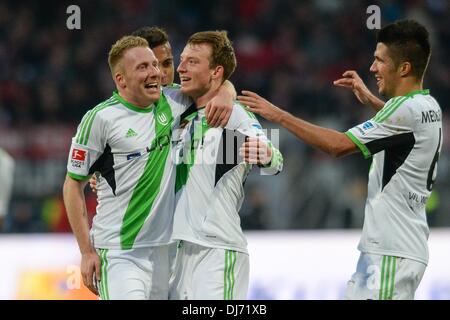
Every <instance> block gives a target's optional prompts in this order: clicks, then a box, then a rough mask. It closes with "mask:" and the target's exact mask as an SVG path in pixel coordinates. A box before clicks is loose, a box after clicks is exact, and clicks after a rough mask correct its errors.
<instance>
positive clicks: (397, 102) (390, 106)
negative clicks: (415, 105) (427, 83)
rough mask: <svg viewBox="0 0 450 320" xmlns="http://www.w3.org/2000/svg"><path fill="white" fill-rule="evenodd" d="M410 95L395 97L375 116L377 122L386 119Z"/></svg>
mask: <svg viewBox="0 0 450 320" xmlns="http://www.w3.org/2000/svg"><path fill="white" fill-rule="evenodd" d="M409 98H410V97H409V96H401V97H396V98H394V99H393V100H392V101H391V102H390V103H389V104H388V105H386V106H385V107H384V108H383V109H381V111H380V112H378V113H377V115H376V116H375V118H374V121H375V122H378V123H381V122H384V121H386V120H387V119H388V118H389V117H390V116H391V115H392V114H393V113H394V112H395V110H397V109H398V108H399V107H400V106H401V105H403V102H405V101H406V100H408V99H409Z"/></svg>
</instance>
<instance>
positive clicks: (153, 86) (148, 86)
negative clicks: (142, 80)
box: [144, 83, 158, 89]
mask: <svg viewBox="0 0 450 320" xmlns="http://www.w3.org/2000/svg"><path fill="white" fill-rule="evenodd" d="M144 87H145V89H158V83H146V84H145V85H144Z"/></svg>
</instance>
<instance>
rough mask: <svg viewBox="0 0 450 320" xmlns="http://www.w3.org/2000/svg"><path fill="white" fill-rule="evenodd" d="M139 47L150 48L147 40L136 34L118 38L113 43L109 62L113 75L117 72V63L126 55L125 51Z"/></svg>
mask: <svg viewBox="0 0 450 320" xmlns="http://www.w3.org/2000/svg"><path fill="white" fill-rule="evenodd" d="M138 47H147V48H149V45H148V42H147V40H145V39H144V38H141V37H136V36H125V37H122V38H120V39H119V40H117V41H116V43H114V44H113V45H112V47H111V50H109V54H108V64H109V69H110V70H111V73H112V75H113V76H114V73H115V72H116V68H117V65H118V64H119V62H120V60H121V59H122V58H123V56H124V55H125V52H127V51H128V50H130V49H133V48H138Z"/></svg>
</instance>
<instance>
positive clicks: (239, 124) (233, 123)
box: [227, 104, 283, 175]
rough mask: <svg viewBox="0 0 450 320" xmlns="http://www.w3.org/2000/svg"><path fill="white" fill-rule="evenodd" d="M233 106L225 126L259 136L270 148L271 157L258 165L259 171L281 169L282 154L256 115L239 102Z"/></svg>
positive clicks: (279, 170)
mask: <svg viewBox="0 0 450 320" xmlns="http://www.w3.org/2000/svg"><path fill="white" fill-rule="evenodd" d="M233 108H234V109H233V112H232V114H231V117H230V120H229V121H228V124H227V128H229V127H231V128H230V129H233V130H238V131H240V132H241V133H242V134H244V135H245V136H248V137H253V138H259V139H261V140H262V141H264V142H265V143H267V145H268V146H269V147H270V148H271V149H272V159H271V161H270V163H269V164H267V165H265V166H260V168H261V172H262V174H264V175H276V174H278V173H280V172H281V170H283V155H282V154H281V152H280V151H279V150H278V149H277V148H275V146H274V145H273V143H272V142H271V141H270V140H269V139H268V138H267V135H266V133H265V132H264V130H263V128H262V127H261V124H260V123H259V121H258V119H257V118H256V116H255V115H254V114H253V113H252V112H250V111H248V110H246V108H245V107H244V106H242V105H240V104H235V106H234V107H233Z"/></svg>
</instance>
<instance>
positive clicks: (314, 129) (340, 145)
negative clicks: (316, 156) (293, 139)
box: [277, 111, 352, 157]
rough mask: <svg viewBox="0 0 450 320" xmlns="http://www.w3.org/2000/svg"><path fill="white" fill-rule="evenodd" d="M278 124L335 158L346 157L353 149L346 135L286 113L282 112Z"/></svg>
mask: <svg viewBox="0 0 450 320" xmlns="http://www.w3.org/2000/svg"><path fill="white" fill-rule="evenodd" d="M277 122H278V123H279V124H281V125H282V126H283V127H285V128H286V129H288V130H289V131H290V132H291V133H293V134H294V135H296V136H297V137H298V138H299V139H300V140H302V141H303V142H305V143H306V144H308V145H310V146H312V147H315V148H318V149H320V150H322V151H324V152H326V153H328V154H330V155H332V156H334V157H340V156H343V155H346V154H348V153H350V151H351V149H352V148H351V145H350V144H349V141H348V140H349V139H348V138H347V137H346V136H345V134H343V133H341V132H338V131H336V130H333V129H328V128H322V127H319V126H316V125H314V124H312V123H309V122H307V121H304V120H302V119H300V118H296V117H294V116H293V115H291V114H290V113H288V112H286V111H282V113H281V114H280V116H279V117H278V120H277ZM349 147H350V148H349Z"/></svg>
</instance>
